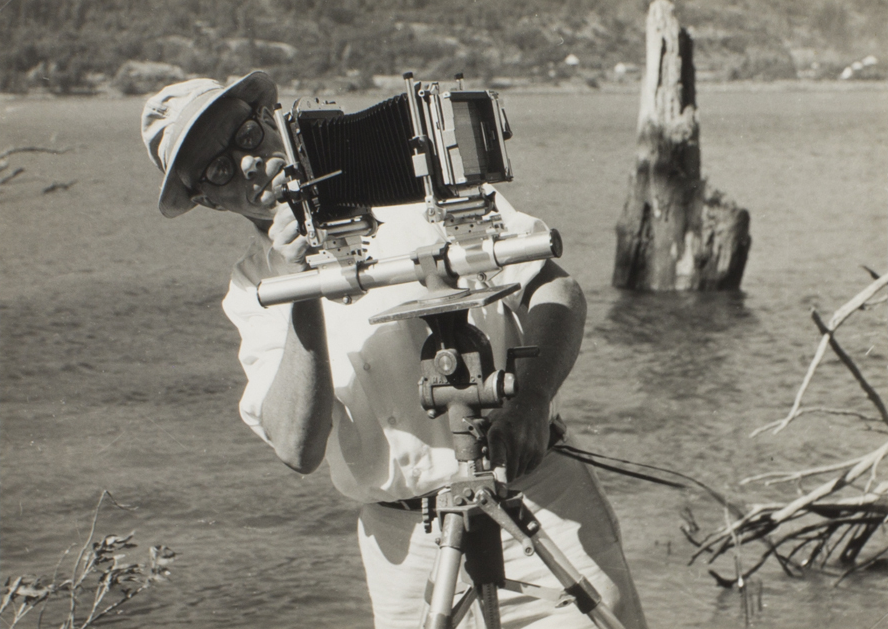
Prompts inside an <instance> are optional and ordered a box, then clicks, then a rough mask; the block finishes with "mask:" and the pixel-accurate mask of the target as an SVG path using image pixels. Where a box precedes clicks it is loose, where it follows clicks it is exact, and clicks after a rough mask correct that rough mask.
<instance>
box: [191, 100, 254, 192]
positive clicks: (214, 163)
mask: <svg viewBox="0 0 888 629" xmlns="http://www.w3.org/2000/svg"><path fill="white" fill-rule="evenodd" d="M264 139H265V130H264V129H263V128H262V123H260V122H259V121H258V120H257V119H256V117H255V115H253V116H250V117H249V118H247V119H246V120H244V121H243V122H242V123H241V126H239V127H238V128H237V131H235V132H234V135H233V136H231V140H230V141H229V142H228V146H226V147H225V149H224V150H223V151H222V152H221V153H219V154H218V155H217V156H216V157H214V158H213V159H212V160H211V161H210V163H209V164H208V165H207V167H206V168H204V171H203V174H202V175H201V176H200V180H199V181H200V182H201V183H203V182H207V183H211V184H213V185H214V186H224V185H227V184H228V183H229V182H230V181H231V180H232V179H234V172H235V164H234V158H232V157H231V154H230V151H231V149H232V148H236V149H240V150H242V151H252V150H254V149H256V148H258V147H259V145H260V144H262V141H263V140H264Z"/></svg>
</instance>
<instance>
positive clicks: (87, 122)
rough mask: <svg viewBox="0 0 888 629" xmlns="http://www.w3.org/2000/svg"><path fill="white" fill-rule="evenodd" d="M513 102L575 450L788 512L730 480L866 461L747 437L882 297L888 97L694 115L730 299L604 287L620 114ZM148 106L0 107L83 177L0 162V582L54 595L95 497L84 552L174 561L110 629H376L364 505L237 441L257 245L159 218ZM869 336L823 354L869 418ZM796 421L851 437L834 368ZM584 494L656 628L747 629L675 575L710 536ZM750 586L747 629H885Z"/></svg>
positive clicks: (6, 118) (627, 165)
mask: <svg viewBox="0 0 888 629" xmlns="http://www.w3.org/2000/svg"><path fill="white" fill-rule="evenodd" d="M505 98H506V108H507V111H508V114H509V118H510V122H511V123H512V126H513V128H514V130H515V133H516V136H515V138H514V139H513V140H512V141H511V143H510V153H511V155H512V159H513V165H514V167H515V170H516V173H517V179H516V181H515V182H514V183H512V184H509V185H508V186H504V187H503V192H504V193H505V194H507V196H508V197H509V199H510V200H511V201H512V202H513V203H514V204H515V205H516V206H518V207H521V208H523V209H525V210H527V211H530V212H532V213H535V214H537V215H539V216H541V217H542V218H544V219H545V220H546V221H548V222H549V224H550V225H552V226H554V227H557V228H559V229H560V230H561V232H562V234H563V235H564V237H565V247H566V253H565V256H564V258H563V260H562V263H563V266H564V267H565V268H567V269H568V270H569V271H570V272H571V273H572V274H573V275H574V276H576V277H577V278H578V279H579V281H580V282H581V283H582V285H583V288H584V290H585V291H586V296H587V299H588V302H589V318H588V321H587V325H586V339H585V343H584V347H583V352H582V354H581V356H580V358H579V361H578V364H577V366H576V368H575V370H574V373H573V374H572V376H571V378H570V380H569V381H568V382H567V383H566V385H565V389H564V391H565V402H566V407H567V409H566V410H567V412H566V415H567V418H568V420H569V423H570V426H571V428H572V430H573V431H574V432H575V433H577V434H580V435H581V436H582V441H583V443H584V444H585V445H586V446H588V447H589V448H590V449H593V450H595V451H598V452H602V453H607V454H610V455H613V456H618V457H624V458H630V459H634V460H638V461H642V462H646V463H650V464H654V465H661V466H666V467H670V468H673V469H676V470H679V471H682V472H684V473H687V474H692V475H694V476H696V477H697V478H699V479H700V480H702V481H704V482H706V483H709V484H710V485H712V486H714V487H716V488H718V489H719V490H721V491H724V492H726V493H727V494H729V495H730V496H731V497H733V498H735V499H736V500H747V501H750V502H756V501H766V500H772V499H775V498H781V497H782V498H783V499H785V498H787V497H789V496H791V495H793V492H794V488H780V487H778V488H771V489H765V488H762V487H760V486H754V485H753V486H751V485H746V486H742V487H741V486H740V485H739V484H738V483H739V481H740V480H741V479H742V478H744V477H746V476H748V475H752V474H755V473H760V472H765V471H771V470H779V469H799V468H803V467H809V466H813V465H819V464H825V463H828V462H834V461H840V460H844V459H846V458H850V457H851V456H852V455H854V454H856V453H859V452H862V451H864V450H865V449H866V450H868V449H870V448H871V447H873V445H874V444H875V443H881V442H882V441H883V440H884V438H885V436H884V435H883V434H875V433H873V432H868V431H865V430H863V424H862V423H861V422H859V421H857V420H851V419H847V420H846V419H836V418H826V419H824V418H819V419H818V418H816V417H814V416H806V417H805V418H803V419H802V420H799V421H798V423H797V425H794V426H793V427H792V428H790V429H788V430H787V431H785V432H784V433H782V434H781V435H779V436H770V435H765V436H762V437H759V438H758V439H756V440H750V439H749V438H748V435H749V433H750V432H751V431H752V430H753V429H754V428H755V427H757V426H759V425H761V424H763V423H766V422H770V421H773V420H775V419H779V418H781V417H782V416H783V415H784V414H785V413H786V411H787V410H788V409H789V407H790V405H791V403H792V400H793V397H794V395H795V391H796V388H797V387H798V385H799V384H800V382H801V379H802V376H803V375H804V372H805V368H806V366H807V363H808V361H809V360H810V357H811V355H812V354H813V351H814V348H815V347H816V344H817V341H818V336H817V333H816V329H815V328H814V326H813V325H812V323H811V321H810V318H809V311H810V309H811V308H812V307H816V308H818V309H819V310H820V311H821V312H823V313H824V314H825V315H827V316H828V315H829V314H830V313H831V312H832V311H833V310H835V309H836V308H838V307H839V306H840V305H841V304H843V303H844V302H845V301H846V300H847V299H849V298H850V297H852V296H853V295H854V294H856V293H857V292H858V291H859V290H860V289H861V288H862V287H863V286H865V285H866V284H867V283H868V276H867V275H866V274H865V272H863V271H862V270H861V269H860V265H862V264H866V265H870V266H871V267H873V268H876V269H878V270H879V271H880V272H884V271H885V262H886V259H885V256H886V250H888V249H886V238H888V237H886V234H888V225H886V223H888V220H886V212H885V173H886V165H888V117H886V115H885V114H886V111H888V89H886V88H885V87H884V86H877V87H872V86H870V87H868V88H866V89H858V90H855V91H839V90H836V89H823V90H819V91H817V90H783V91H746V92H744V91H731V92H718V91H704V93H702V94H700V97H699V99H700V109H701V114H700V118H701V125H702V143H703V144H702V148H703V160H704V161H703V163H704V171H705V172H706V173H707V175H708V177H709V180H710V182H711V184H712V185H714V186H715V187H716V188H719V189H721V190H723V191H724V192H726V193H727V194H728V195H729V196H730V197H732V198H734V199H735V200H736V201H737V202H738V203H739V204H740V205H742V206H744V207H747V208H749V210H750V212H751V214H752V234H753V246H752V251H751V254H750V260H749V264H748V266H747V269H746V274H745V277H744V281H743V292H742V293H741V294H734V295H637V294H631V293H624V292H620V291H617V290H614V289H612V288H610V286H609V282H610V275H611V272H612V264H613V255H614V247H615V240H614V231H613V228H614V225H615V223H616V219H617V216H618V213H619V210H620V208H621V207H622V204H623V201H624V199H625V195H626V192H627V177H628V173H629V171H630V169H631V168H632V165H633V159H634V157H633V155H634V146H633V145H634V127H635V115H636V111H637V97H636V95H634V94H615V93H601V94H592V95H576V96H570V95H554V96H544V95H517V94H516V95H513V94H506V95H505ZM375 100H378V99H370V98H367V97H363V98H362V99H354V100H349V101H345V102H344V105H345V107H346V109H349V110H353V109H355V108H357V107H359V106H362V105H367V104H370V103H371V102H375ZM141 104H142V101H141V100H135V99H133V100H130V99H124V100H120V101H92V100H60V101H41V100H7V101H2V102H0V138H2V142H0V144H2V145H3V146H6V145H22V144H39V145H44V146H56V147H72V148H73V150H72V151H71V152H69V153H66V154H64V155H60V156H48V155H43V156H32V155H23V156H20V158H13V161H14V162H15V164H16V165H22V166H25V167H26V169H27V170H26V173H25V174H24V175H22V176H21V177H19V178H18V179H17V180H16V181H15V182H14V183H13V184H12V185H10V186H9V187H8V188H4V189H3V190H2V192H0V264H2V276H0V282H2V284H0V288H2V290H0V294H2V312H0V317H2V319H0V323H2V337H0V340H2V357H3V360H2V382H0V386H2V400H3V403H2V426H0V429H2V444H0V448H2V449H0V467H2V482H3V488H2V495H0V516H2V517H0V551H2V555H0V559H2V576H3V578H5V577H7V576H10V575H17V574H21V573H25V572H39V573H46V574H50V573H52V571H53V569H54V567H55V565H56V563H57V561H58V560H59V557H60V556H61V553H62V552H63V551H64V550H65V549H66V548H67V547H69V545H71V544H74V543H82V542H83V540H84V539H85V537H86V535H87V534H88V530H89V525H90V522H91V515H92V510H93V508H94V505H95V502H96V500H97V499H98V496H99V494H100V493H101V491H102V490H103V489H107V490H109V491H111V492H112V493H113V494H114V496H115V497H116V498H117V499H118V500H119V501H120V502H123V503H126V504H129V505H133V506H136V507H138V508H137V510H136V511H133V512H120V511H115V510H113V509H108V510H105V511H103V513H102V515H101V517H100V521H99V531H100V533H102V534H105V533H110V532H115V533H124V532H128V531H130V530H132V529H135V530H136V540H137V542H139V543H140V548H139V549H136V550H135V551H133V553H132V554H131V556H132V557H133V558H137V557H138V558H140V556H139V553H140V552H147V548H148V547H149V546H151V545H152V544H158V543H163V544H166V545H168V546H171V547H173V548H174V549H175V550H176V551H178V553H179V557H178V559H177V561H176V563H175V564H174V566H173V569H174V575H173V580H172V582H171V583H169V584H167V585H164V586H162V587H158V588H156V589H154V590H153V591H151V592H149V593H147V594H143V595H141V596H140V597H139V598H138V599H136V600H135V601H133V602H132V603H131V604H130V607H129V611H128V612H127V613H126V614H125V619H124V620H122V621H121V623H120V626H131V627H144V628H148V627H185V626H190V627H231V628H234V627H239V628H240V627H244V628H246V627H259V626H263V627H331V628H344V627H355V628H368V627H371V620H370V616H369V604H368V600H367V595H366V591H365V587H364V585H363V569H362V568H361V564H360V559H359V556H358V550H357V543H356V541H355V538H354V528H355V517H356V507H355V505H353V504H351V503H350V502H348V501H347V500H345V499H343V498H340V497H339V496H338V494H336V493H335V491H334V490H333V489H332V487H331V485H330V482H329V480H328V479H327V477H326V474H325V472H324V471H321V472H319V473H317V474H314V475H312V476H309V477H304V478H302V477H299V476H298V475H296V474H293V473H292V472H290V471H289V470H288V469H287V468H285V467H284V466H283V465H282V464H279V463H278V462H277V461H276V459H275V457H274V455H273V453H272V451H271V450H270V449H269V448H267V447H266V446H264V445H263V444H262V443H261V442H259V441H258V440H257V439H255V438H254V437H253V436H252V433H251V432H250V431H249V430H248V429H247V428H246V427H244V426H243V425H242V424H241V422H240V420H239V419H238V418H237V415H236V403H237V399H238V397H239V394H240V390H241V387H242V385H243V377H242V374H241V371H240V368H239V365H238V364H237V361H236V356H235V353H236V346H237V334H236V332H235V330H234V329H233V327H231V326H230V324H228V322H227V320H226V319H225V318H224V315H223V314H222V312H221V309H220V307H219V301H220V300H221V298H222V295H223V293H224V289H225V285H226V283H227V276H228V270H229V268H230V266H231V264H232V263H233V262H234V261H235V260H236V259H237V257H238V255H239V253H240V251H241V250H242V249H243V247H244V243H245V241H246V239H247V237H248V231H249V230H248V227H247V225H245V224H243V223H245V222H244V221H242V220H241V219H239V218H238V217H235V216H221V215H217V214H215V213H210V212H193V213H191V214H189V215H186V216H185V217H182V218H180V219H176V220H175V221H169V220H166V219H163V218H162V217H161V216H160V214H159V213H158V212H157V211H156V210H154V207H155V205H154V204H155V199H156V190H157V185H158V183H159V175H158V173H157V172H155V171H154V170H153V167H152V166H151V165H150V163H149V161H148V160H147V159H146V156H145V154H144V149H143V148H142V145H141V142H140V139H139V136H138V122H137V120H138V115H139V111H140V109H141ZM74 180H76V184H74V185H73V186H72V187H71V188H70V189H69V190H68V191H66V192H59V193H55V194H51V195H41V194H40V190H41V189H42V188H43V187H45V186H47V185H49V184H50V183H52V182H70V181H74ZM885 318H886V317H885V308H884V307H882V308H879V309H877V310H874V311H870V312H866V313H861V314H859V315H856V317H855V318H854V319H852V321H851V323H850V324H848V325H847V327H846V328H843V329H842V331H841V333H840V335H839V338H840V340H841V341H842V342H843V344H845V346H846V347H847V349H848V350H849V351H850V352H852V353H853V354H854V356H855V357H856V358H858V360H859V364H860V365H861V367H862V369H863V370H864V371H865V373H866V374H867V376H868V377H870V378H871V381H872V382H873V383H874V384H875V385H876V386H877V388H879V389H880V391H881V392H882V393H883V395H884V394H885V393H886V392H888V377H886V376H888V374H886V369H885V365H886V356H888V347H886V335H885V329H886V327H885V323H886V322H885ZM809 395H810V398H809V402H810V403H811V404H823V405H828V406H833V407H848V408H855V409H859V410H862V411H866V412H870V409H869V408H868V405H867V403H866V400H865V399H864V397H863V395H862V394H861V393H860V392H859V390H858V388H857V386H856V385H855V384H854V383H853V381H852V380H851V378H850V376H848V375H847V373H846V372H845V370H844V369H843V368H842V367H841V366H840V365H838V364H837V363H836V361H835V360H833V359H831V358H830V359H829V360H828V361H827V364H825V365H824V367H823V368H822V371H821V372H819V375H818V377H817V378H815V381H814V383H813V385H812V389H811V391H810V394H809ZM870 414H872V413H870ZM601 477H602V480H603V481H604V483H605V485H606V487H607V489H608V491H609V494H610V497H611V500H612V502H613V503H614V506H615V508H616V510H617V512H618V514H619V515H620V517H621V521H622V527H623V535H624V539H625V547H626V551H627V555H628V558H629V562H630V566H631V567H632V569H633V572H634V575H635V579H636V581H637V584H638V588H639V590H640V592H641V596H642V601H643V603H644V605H645V608H646V611H647V614H648V618H649V621H650V625H651V627H652V628H654V629H656V628H661V629H663V628H671V627H691V628H710V627H717V628H720V627H725V628H733V627H742V626H743V617H742V615H741V612H740V601H739V598H738V595H737V593H736V592H732V591H724V590H721V589H719V588H717V587H716V586H715V584H714V581H713V580H712V578H711V577H710V576H709V575H708V574H707V570H708V569H709V566H707V565H705V564H694V565H691V566H688V565H687V563H688V559H689V557H690V554H691V552H692V548H691V546H690V545H689V544H688V543H687V542H686V541H685V539H684V536H683V535H682V534H681V532H680V531H679V526H680V525H681V524H682V522H683V520H682V518H681V515H680V513H681V512H682V511H683V510H684V509H686V508H691V509H692V511H693V513H694V514H695V516H696V518H697V520H698V522H699V523H700V524H701V525H702V526H704V528H711V527H715V526H718V525H719V524H720V523H721V522H722V521H723V517H724V516H723V513H722V511H721V509H720V507H718V506H717V505H715V504H713V503H712V502H711V501H708V500H707V499H706V498H704V497H702V496H699V495H697V494H695V493H683V492H678V491H675V490H670V489H666V488H661V487H659V486H653V485H649V484H646V483H644V482H641V481H635V480H631V479H627V478H624V477H619V476H614V475H612V474H609V473H607V472H602V474H601ZM885 543H886V540H885V536H883V537H882V539H879V540H876V541H875V543H874V549H875V548H881V547H883V546H884V545H885ZM756 550H758V549H755V548H750V549H749V550H748V551H747V554H746V555H745V556H744V561H745V562H747V564H748V565H751V563H752V562H753V561H754V559H755V557H756V555H755V551H756ZM63 565H66V564H63ZM714 567H715V569H716V570H717V571H719V572H721V573H722V574H730V573H731V572H732V569H733V568H732V566H731V565H729V564H728V563H717V564H716V565H715V566H714ZM756 579H757V581H758V582H760V584H761V592H762V594H761V599H762V604H763V608H762V610H761V611H760V612H758V613H757V614H756V615H755V617H754V618H753V624H754V626H757V627H769V628H778V627H779V628H795V627H798V628H802V627H805V628H810V627H815V628H816V627H855V628H856V627H860V628H869V627H876V626H878V627H884V626H888V625H886V624H885V623H886V620H885V616H884V615H885V614H886V612H888V597H886V596H885V588H886V586H888V577H886V575H885V573H884V572H882V573H879V572H874V573H868V574H864V575H860V576H859V577H857V578H854V579H851V580H848V581H846V582H844V583H843V584H842V585H841V586H840V587H838V588H834V587H832V582H833V580H834V579H833V578H832V577H830V576H828V575H825V576H824V575H814V576H812V577H810V578H808V579H805V580H790V579H787V578H786V577H784V576H783V575H782V573H781V572H780V571H779V570H777V569H775V567H774V566H766V567H765V568H764V569H763V570H762V571H760V572H759V573H758V574H757V575H756ZM880 619H882V620H881V624H879V623H880Z"/></svg>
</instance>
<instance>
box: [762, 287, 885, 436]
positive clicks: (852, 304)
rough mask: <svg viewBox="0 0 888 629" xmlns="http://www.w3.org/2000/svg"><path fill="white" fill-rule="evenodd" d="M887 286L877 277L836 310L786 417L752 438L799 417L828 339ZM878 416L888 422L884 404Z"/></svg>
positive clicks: (778, 430) (784, 426) (779, 429)
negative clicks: (804, 397) (803, 400)
mask: <svg viewBox="0 0 888 629" xmlns="http://www.w3.org/2000/svg"><path fill="white" fill-rule="evenodd" d="M886 285H888V273H886V274H885V275H882V276H881V277H879V278H878V279H877V280H876V281H874V282H873V283H872V284H870V285H869V286H867V287H866V288H865V289H864V290H862V291H861V292H860V293H858V294H857V295H856V296H855V297H854V298H853V299H851V300H850V301H849V302H848V303H846V304H845V305H844V306H842V307H841V308H839V309H838V310H836V312H835V313H834V314H833V316H832V318H831V319H830V320H829V323H828V324H827V325H826V332H823V336H822V337H821V339H820V344H819V345H818V346H817V351H816V352H815V353H814V359H813V360H812V361H811V364H810V365H808V372H807V373H806V374H805V378H804V380H802V386H801V387H799V390H798V393H796V397H795V401H794V402H793V404H792V408H791V409H790V411H789V413H788V414H787V416H786V417H784V418H783V419H782V420H780V421H777V422H772V423H770V424H766V425H765V426H762V427H760V428H757V429H756V430H754V431H753V433H752V436H753V437H755V436H757V435H759V434H761V433H763V432H765V431H767V430H770V429H772V428H773V429H774V434H777V433H778V432H780V431H781V430H783V429H784V428H786V427H787V426H788V425H789V424H790V422H791V421H792V420H794V419H795V418H796V417H798V416H799V407H800V406H801V404H802V397H803V396H804V395H805V391H807V390H808V385H809V384H810V383H811V378H813V377H814V372H815V371H816V370H817V367H818V365H820V362H821V361H822V360H823V356H824V354H826V348H827V347H829V345H830V339H831V338H832V335H833V334H834V333H835V331H836V330H837V329H838V328H839V326H841V325H842V324H843V323H844V322H845V320H846V319H847V318H848V317H849V316H851V314H852V313H854V312H855V311H857V310H859V309H860V308H862V307H864V306H865V305H866V304H867V302H869V300H870V299H872V297H873V295H875V294H876V293H877V292H879V291H880V290H881V289H883V288H885V286H886ZM879 414H880V415H882V419H883V420H885V421H886V422H888V415H886V414H885V407H884V404H883V405H882V406H881V408H879Z"/></svg>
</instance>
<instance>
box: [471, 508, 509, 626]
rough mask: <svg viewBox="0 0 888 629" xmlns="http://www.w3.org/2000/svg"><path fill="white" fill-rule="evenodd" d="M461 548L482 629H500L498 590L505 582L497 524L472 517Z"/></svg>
mask: <svg viewBox="0 0 888 629" xmlns="http://www.w3.org/2000/svg"><path fill="white" fill-rule="evenodd" d="M464 546H465V555H466V573H468V575H469V577H471V579H472V583H473V584H474V587H475V588H476V589H477V590H478V601H479V603H480V604H481V615H482V617H483V618H484V626H485V627H486V628H487V629H499V628H500V627H501V626H502V625H501V623H500V610H499V597H498V594H497V588H498V587H499V586H501V585H503V584H504V583H505V581H506V573H505V567H504V565H503V542H502V536H501V532H500V527H499V524H498V523H497V522H495V521H494V520H493V519H491V518H489V517H486V516H485V517H476V518H472V520H471V529H470V530H469V531H468V533H467V534H466V539H465V543H464Z"/></svg>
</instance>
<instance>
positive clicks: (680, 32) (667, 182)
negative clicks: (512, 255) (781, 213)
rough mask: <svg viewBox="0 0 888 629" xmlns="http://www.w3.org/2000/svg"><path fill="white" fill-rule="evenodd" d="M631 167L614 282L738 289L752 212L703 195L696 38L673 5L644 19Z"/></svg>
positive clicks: (660, 0) (657, 0)
mask: <svg viewBox="0 0 888 629" xmlns="http://www.w3.org/2000/svg"><path fill="white" fill-rule="evenodd" d="M646 28H647V42H646V45H647V61H646V69H645V75H644V79H643V82H642V87H641V106H640V111H639V116H638V143H637V153H636V165H635V171H634V172H633V173H632V175H631V177H630V180H629V196H628V198H627V199H626V204H625V205H624V207H623V212H622V214H621V215H620V219H619V221H618V223H617V254H616V261H615V266H614V276H613V285H614V286H616V287H618V288H631V289H640V290H729V289H737V288H739V287H740V280H741V279H742V277H743V269H744V267H745V266H746V256H747V253H748V251H749V245H750V242H751V239H750V237H749V213H748V212H747V211H746V210H744V209H741V208H738V207H737V206H736V205H735V204H733V203H730V202H726V201H725V200H724V198H723V195H722V194H721V193H718V192H715V193H712V194H708V195H707V193H706V185H705V181H704V180H703V179H702V177H701V174H700V128H699V125H698V124H697V103H696V93H695V89H696V88H695V85H694V61H693V41H692V40H691V37H690V35H688V33H687V31H685V30H684V29H683V28H681V27H680V26H679V24H678V20H677V19H676V18H675V15H674V10H673V5H672V3H671V2H668V1H667V0H654V2H652V3H651V6H650V9H649V10H648V17H647V27H646Z"/></svg>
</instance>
